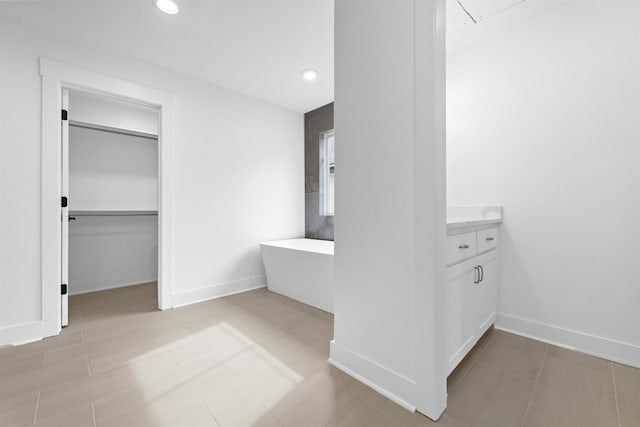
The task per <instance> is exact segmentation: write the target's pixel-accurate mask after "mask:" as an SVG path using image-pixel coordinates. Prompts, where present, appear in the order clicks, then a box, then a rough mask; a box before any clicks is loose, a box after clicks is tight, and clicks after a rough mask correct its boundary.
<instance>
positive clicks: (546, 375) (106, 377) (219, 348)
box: [0, 284, 640, 427]
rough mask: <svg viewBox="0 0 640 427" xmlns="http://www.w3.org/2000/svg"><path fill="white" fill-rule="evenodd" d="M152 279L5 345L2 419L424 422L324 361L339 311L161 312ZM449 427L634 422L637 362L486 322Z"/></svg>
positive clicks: (222, 302) (73, 304) (454, 386)
mask: <svg viewBox="0 0 640 427" xmlns="http://www.w3.org/2000/svg"><path fill="white" fill-rule="evenodd" d="M155 300H156V291H155V285H154V284H149V285H142V286H134V287H129V288H122V289H119V290H113V291H106V292H100V293H94V294H87V295H82V296H76V297H72V298H71V300H70V326H69V327H67V328H65V329H64V330H63V332H62V334H60V336H58V337H54V338H49V339H46V340H42V341H39V342H36V343H31V344H27V345H24V346H20V347H6V348H2V349H0V426H29V425H33V424H36V425H38V426H64V427H76V426H79V427H80V426H135V427H142V426H171V427H182V426H281V425H284V426H296V427H307V426H310V427H313V426H324V425H330V426H367V427H375V426H381V427H387V426H389V427H392V426H406V427H419V426H430V425H434V424H435V423H433V422H431V421H430V420H429V419H427V418H426V417H424V416H422V415H420V414H417V413H416V414H412V413H409V412H407V411H405V410H404V409H402V408H400V407H399V406H397V405H396V404H394V403H393V402H391V401H390V400H388V399H386V398H385V397H383V396H381V395H380V394H378V393H376V392H374V391H373V390H371V389H370V388H368V387H366V386H364V385H362V384H361V383H359V382H357V381H355V380H353V379H352V378H351V377H349V376H347V375H345V374H343V373H342V372H340V371H338V370H336V369H334V368H332V367H330V366H329V365H328V364H327V363H326V359H327V357H328V351H329V340H330V338H331V337H332V335H333V327H332V323H333V317H332V316H331V315H329V314H327V313H324V312H322V311H319V310H316V309H313V308H311V307H308V306H305V305H303V304H300V303H297V302H295V301H292V300H289V299H287V298H284V297H281V296H279V295H276V294H274V293H271V292H268V291H267V290H264V289H263V290H257V291H252V292H248V293H244V294H238V295H234V296H231V297H226V298H221V299H218V300H212V301H207V302H203V303H200V304H195V305H192V306H188V307H183V308H179V309H174V310H169V311H164V312H159V311H156V310H155V306H156V303H155ZM435 425H439V426H448V427H472V426H491V427H500V426H505V427H520V426H527V427H534V426H558V427H573V426H575V427H588V426H594V427H607V426H613V427H631V426H640V370H638V369H633V368H629V367H626V366H622V365H618V364H614V363H610V362H607V361H604V360H600V359H596V358H593V357H590V356H585V355H582V354H579V353H575V352H571V351H567V350H564V349H561V348H558V347H554V346H549V345H547V344H544V343H540V342H536V341H533V340H529V339H526V338H522V337H518V336H515V335H511V334H507V333H504V332H499V331H494V330H490V331H489V332H488V333H487V334H486V335H485V336H484V337H483V338H482V339H481V341H480V342H479V343H478V345H477V346H476V347H475V348H474V349H473V350H472V352H471V353H470V354H469V356H468V357H467V358H466V359H465V360H464V361H463V362H462V363H461V365H460V366H459V367H458V369H456V371H454V372H453V373H452V374H451V376H450V377H449V406H448V408H447V411H446V412H445V415H443V417H442V418H441V419H440V421H439V422H438V423H437V424H435Z"/></svg>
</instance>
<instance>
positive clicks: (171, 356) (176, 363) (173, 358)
mask: <svg viewBox="0 0 640 427" xmlns="http://www.w3.org/2000/svg"><path fill="white" fill-rule="evenodd" d="M167 353H169V357H170V358H171V360H173V364H174V365H176V368H182V366H180V364H179V363H178V361H177V360H176V358H175V357H174V356H173V353H171V350H167Z"/></svg>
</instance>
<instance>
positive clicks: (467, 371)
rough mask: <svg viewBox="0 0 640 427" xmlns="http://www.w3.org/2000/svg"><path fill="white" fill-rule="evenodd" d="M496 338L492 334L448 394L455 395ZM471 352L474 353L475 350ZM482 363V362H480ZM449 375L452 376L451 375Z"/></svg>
mask: <svg viewBox="0 0 640 427" xmlns="http://www.w3.org/2000/svg"><path fill="white" fill-rule="evenodd" d="M485 334H486V332H485ZM483 336H484V335H483ZM495 336H496V334H495V332H494V333H492V334H491V336H490V337H489V339H488V340H487V342H486V343H485V345H484V346H483V347H482V349H480V350H479V351H478V354H476V355H475V357H474V358H473V359H471V361H470V362H471V363H469V366H468V367H467V369H465V370H464V371H463V372H462V375H460V378H458V381H456V383H455V384H454V385H453V387H451V390H447V394H450V393H453V391H454V390H455V389H457V388H458V386H459V385H460V383H461V382H462V380H463V379H464V377H466V376H467V374H468V373H469V371H471V368H472V367H473V365H475V364H476V362H477V361H478V360H479V359H480V356H481V355H482V353H484V352H485V351H486V350H487V347H489V344H491V341H493V339H494V338H495ZM480 339H482V338H480ZM476 345H477V344H476ZM471 350H472V351H473V348H472V349H471ZM463 360H464V359H463ZM480 362H482V361H481V360H480ZM458 366H459V364H458ZM490 366H493V365H490ZM449 375H451V374H449Z"/></svg>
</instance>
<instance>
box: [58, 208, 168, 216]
mask: <svg viewBox="0 0 640 427" xmlns="http://www.w3.org/2000/svg"><path fill="white" fill-rule="evenodd" d="M69 215H71V216H142V215H149V216H153V215H158V211H157V210H141V211H136V210H128V209H123V210H116V209H112V210H86V209H83V210H69Z"/></svg>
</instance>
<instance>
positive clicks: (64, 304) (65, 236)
mask: <svg viewBox="0 0 640 427" xmlns="http://www.w3.org/2000/svg"><path fill="white" fill-rule="evenodd" d="M68 111H69V91H68V90H67V89H62V114H61V116H62V117H61V119H62V152H61V157H62V158H61V160H62V161H61V165H62V174H61V176H62V181H61V183H60V184H61V191H62V200H61V206H62V209H61V210H62V213H61V215H60V220H61V221H62V227H61V230H62V236H61V237H62V239H61V242H62V248H61V252H62V256H61V262H62V266H61V269H60V271H61V276H62V277H60V283H61V286H60V288H61V289H60V297H61V298H62V301H61V304H60V307H61V321H62V326H67V325H68V324H69V306H68V302H69V299H68V293H69V120H68V116H69V113H68Z"/></svg>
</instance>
